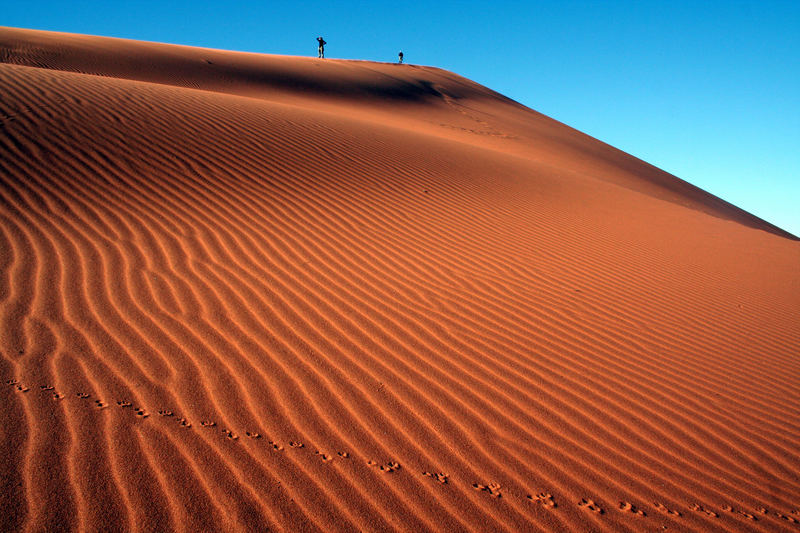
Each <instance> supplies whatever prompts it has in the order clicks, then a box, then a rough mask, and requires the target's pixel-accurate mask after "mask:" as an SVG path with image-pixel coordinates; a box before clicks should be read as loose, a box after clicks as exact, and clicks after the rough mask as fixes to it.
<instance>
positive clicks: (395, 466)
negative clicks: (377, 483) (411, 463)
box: [380, 461, 400, 474]
mask: <svg viewBox="0 0 800 533" xmlns="http://www.w3.org/2000/svg"><path fill="white" fill-rule="evenodd" d="M380 469H381V471H382V472H386V473H387V474H390V473H392V472H397V471H398V470H400V463H398V462H397V461H389V462H388V463H386V464H385V465H380Z"/></svg>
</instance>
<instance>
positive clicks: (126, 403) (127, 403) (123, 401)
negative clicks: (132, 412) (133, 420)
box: [117, 400, 133, 408]
mask: <svg viewBox="0 0 800 533" xmlns="http://www.w3.org/2000/svg"><path fill="white" fill-rule="evenodd" d="M117 405H119V406H120V407H122V408H125V407H133V404H132V403H131V402H126V401H125V400H117Z"/></svg>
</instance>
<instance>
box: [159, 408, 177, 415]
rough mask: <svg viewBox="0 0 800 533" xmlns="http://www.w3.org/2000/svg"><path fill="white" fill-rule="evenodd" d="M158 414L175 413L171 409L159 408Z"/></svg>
mask: <svg viewBox="0 0 800 533" xmlns="http://www.w3.org/2000/svg"><path fill="white" fill-rule="evenodd" d="M158 414H160V415H161V416H172V415H174V414H175V413H173V412H172V411H169V410H167V409H159V410H158Z"/></svg>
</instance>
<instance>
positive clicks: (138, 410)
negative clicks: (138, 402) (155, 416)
mask: <svg viewBox="0 0 800 533" xmlns="http://www.w3.org/2000/svg"><path fill="white" fill-rule="evenodd" d="M133 410H134V411H136V416H140V417H142V418H147V417H148V416H150V415H149V414H148V412H147V411H145V410H144V409H142V408H139V407H134V408H133Z"/></svg>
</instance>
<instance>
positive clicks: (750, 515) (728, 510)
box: [722, 505, 758, 521]
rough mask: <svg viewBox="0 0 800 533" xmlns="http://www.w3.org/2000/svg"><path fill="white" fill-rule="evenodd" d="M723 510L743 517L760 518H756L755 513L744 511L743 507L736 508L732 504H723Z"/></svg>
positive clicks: (754, 519) (749, 518)
mask: <svg viewBox="0 0 800 533" xmlns="http://www.w3.org/2000/svg"><path fill="white" fill-rule="evenodd" d="M722 510H723V511H727V512H729V513H734V514H738V515H742V516H743V517H745V518H747V519H748V520H753V521H756V520H758V518H756V517H755V516H754V515H752V514H750V513H748V512H745V511H742V510H741V509H735V508H733V507H731V506H730V505H723V506H722Z"/></svg>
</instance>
